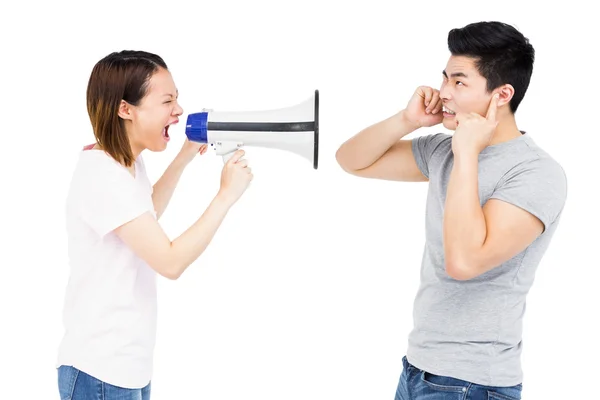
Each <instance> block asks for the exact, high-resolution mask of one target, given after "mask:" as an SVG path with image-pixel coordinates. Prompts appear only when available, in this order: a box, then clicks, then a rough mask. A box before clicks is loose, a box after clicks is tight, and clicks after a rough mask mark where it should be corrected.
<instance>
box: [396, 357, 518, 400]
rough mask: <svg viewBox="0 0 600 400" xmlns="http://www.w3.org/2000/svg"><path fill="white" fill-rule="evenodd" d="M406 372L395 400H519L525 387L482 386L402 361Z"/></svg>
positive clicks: (401, 379) (401, 378) (403, 372)
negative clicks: (437, 373) (431, 372)
mask: <svg viewBox="0 0 600 400" xmlns="http://www.w3.org/2000/svg"><path fill="white" fill-rule="evenodd" d="M402 364H403V367H404V369H403V370H402V374H401V375H400V382H399V383H398V389H397V390H396V400H451V399H452V400H520V399H521V389H522V388H523V386H522V384H518V385H516V386H510V387H497V386H483V385H477V384H475V383H471V382H467V381H463V380H460V379H455V378H450V377H446V376H439V375H433V374H430V373H429V372H425V371H423V370H420V369H419V368H417V367H415V366H414V365H412V364H410V363H409V362H408V360H407V359H406V357H403V358H402Z"/></svg>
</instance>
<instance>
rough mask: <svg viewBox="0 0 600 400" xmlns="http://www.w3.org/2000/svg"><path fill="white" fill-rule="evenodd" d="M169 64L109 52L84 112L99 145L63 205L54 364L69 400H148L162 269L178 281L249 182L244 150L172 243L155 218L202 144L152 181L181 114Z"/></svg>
mask: <svg viewBox="0 0 600 400" xmlns="http://www.w3.org/2000/svg"><path fill="white" fill-rule="evenodd" d="M177 97H178V91H177V89H176V87H175V84H174V82H173V79H172V77H171V74H170V72H169V70H168V68H167V66H166V64H165V62H164V61H163V60H162V59H161V58H160V57H159V56H157V55H154V54H150V53H146V52H141V51H122V52H120V53H112V54H110V55H108V56H107V57H105V58H104V59H102V60H100V61H99V62H98V63H97V64H96V66H95V67H94V69H93V71H92V74H91V77H90V80H89V83H88V88H87V108H88V113H89V116H90V120H91V123H92V127H93V130H94V135H95V138H96V143H95V144H93V145H90V146H86V147H84V149H83V151H81V153H80V155H79V160H78V163H77V165H76V168H75V172H74V174H73V177H72V181H71V187H70V190H69V193H68V198H67V209H66V216H67V234H68V244H69V258H70V266H71V269H70V278H69V282H68V287H67V292H66V297H65V307H64V316H63V321H64V324H65V335H64V337H63V340H62V342H61V344H60V348H59V355H58V360H57V368H58V385H59V391H60V396H61V400H64V399H70V400H78V399H88V398H92V396H103V397H93V398H94V399H96V398H101V399H105V400H110V399H117V398H118V399H144V400H145V399H149V398H150V381H151V375H152V368H153V361H152V358H153V349H154V343H155V330H156V283H155V279H156V274H160V275H162V276H164V277H166V278H168V279H177V278H179V277H180V276H181V274H182V273H183V272H184V271H185V269H186V268H187V267H188V266H189V265H190V264H191V263H192V262H193V261H195V260H196V259H197V258H198V257H199V256H200V255H201V254H202V252H203V251H204V250H205V249H206V247H207V246H208V244H209V243H210V241H211V240H212V238H213V236H214V234H215V232H216V231H217V229H218V227H219V226H220V224H221V223H222V221H223V219H224V218H225V215H226V214H227V212H228V210H229V209H230V207H231V206H232V205H233V204H234V203H235V202H236V201H237V200H238V199H239V197H240V196H241V195H242V194H243V193H244V191H245V190H246V188H247V187H248V184H249V183H250V181H251V180H252V174H251V171H250V168H249V167H248V164H247V161H246V160H243V159H241V157H242V156H243V155H244V153H243V151H241V150H240V151H238V152H237V153H236V154H235V155H234V156H233V157H232V158H231V159H230V160H229V161H228V162H227V163H226V164H225V166H224V167H223V171H222V174H221V186H220V190H219V191H218V193H217V194H216V196H215V197H214V199H213V200H212V202H211V203H210V205H209V206H208V208H207V209H206V211H205V212H204V214H203V215H202V216H201V217H200V218H199V219H198V220H197V221H196V222H195V223H194V224H193V225H191V226H190V227H189V229H187V230H186V231H185V232H184V233H183V234H182V235H181V236H179V237H178V238H177V239H175V240H173V241H171V240H170V239H169V238H168V237H167V235H166V234H165V232H164V231H163V230H162V229H161V227H160V225H159V224H158V222H157V220H158V219H159V218H160V216H161V215H162V214H163V213H164V211H165V208H166V207H167V204H168V203H169V200H170V199H171V196H172V194H173V191H174V189H175V186H176V185H177V182H178V180H179V178H180V176H181V174H182V172H183V170H184V169H185V167H186V166H187V165H188V164H189V163H190V162H191V161H192V160H193V159H194V157H195V156H196V154H198V153H200V154H204V152H205V151H206V145H200V144H198V143H194V142H191V141H188V140H187V139H186V141H185V144H184V145H183V147H182V148H181V150H180V152H179V153H178V155H177V156H176V157H175V159H174V161H173V162H172V163H171V164H170V165H169V167H168V168H167V170H166V171H165V173H164V174H163V175H162V177H161V178H160V179H159V180H158V182H156V184H155V185H154V186H152V185H151V184H150V181H149V180H148V176H147V175H146V168H145V165H144V161H143V158H142V156H141V153H142V151H144V150H145V149H148V150H151V151H163V150H164V149H165V148H166V147H167V143H168V142H169V138H170V136H169V127H170V126H171V125H173V124H176V123H177V122H178V121H179V116H180V115H181V114H182V113H183V110H182V109H181V107H180V106H179V104H178V103H177Z"/></svg>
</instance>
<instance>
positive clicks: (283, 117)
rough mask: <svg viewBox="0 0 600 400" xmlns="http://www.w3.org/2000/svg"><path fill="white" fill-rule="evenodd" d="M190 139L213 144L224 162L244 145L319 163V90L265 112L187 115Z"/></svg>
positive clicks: (211, 111) (316, 166)
mask: <svg viewBox="0 0 600 400" xmlns="http://www.w3.org/2000/svg"><path fill="white" fill-rule="evenodd" d="M185 134H186V136H187V137H188V139H189V140H191V141H195V142H199V143H207V144H210V145H211V146H214V149H215V151H216V154H217V155H220V156H222V157H223V162H227V160H229V159H230V158H231V156H233V153H234V152H235V151H236V150H238V149H240V148H242V147H244V146H256V147H268V148H275V149H280V150H286V151H290V152H292V153H295V154H298V155H300V156H302V157H304V158H306V159H308V161H310V162H311V163H312V165H313V168H314V169H317V168H318V165H319V91H318V90H315V93H314V95H312V96H311V97H310V98H308V99H307V100H305V101H303V102H302V103H300V104H298V105H296V106H292V107H287V108H279V109H274V110H264V111H227V112H225V111H220V112H215V111H214V110H207V109H203V110H202V112H198V113H193V114H189V115H188V117H187V122H186V125H185Z"/></svg>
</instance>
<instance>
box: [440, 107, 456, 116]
mask: <svg viewBox="0 0 600 400" xmlns="http://www.w3.org/2000/svg"><path fill="white" fill-rule="evenodd" d="M442 110H443V112H444V117H452V116H454V115H456V113H455V112H454V111H452V110H451V109H449V108H448V107H446V106H444V107H442Z"/></svg>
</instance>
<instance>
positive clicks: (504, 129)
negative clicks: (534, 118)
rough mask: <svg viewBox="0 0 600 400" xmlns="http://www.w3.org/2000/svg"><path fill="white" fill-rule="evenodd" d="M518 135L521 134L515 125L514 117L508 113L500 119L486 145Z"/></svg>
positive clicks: (505, 140) (514, 137) (501, 141)
mask: <svg viewBox="0 0 600 400" xmlns="http://www.w3.org/2000/svg"><path fill="white" fill-rule="evenodd" d="M520 136H522V133H521V131H520V130H519V128H518V127H517V123H516V121H515V117H514V115H510V116H507V117H505V118H504V119H502V120H501V121H500V123H499V124H498V126H497V127H496V131H495V132H494V136H493V137H492V140H491V141H490V143H489V145H488V146H492V145H494V144H498V143H503V142H508V141H509V140H513V139H516V138H518V137H520Z"/></svg>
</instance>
